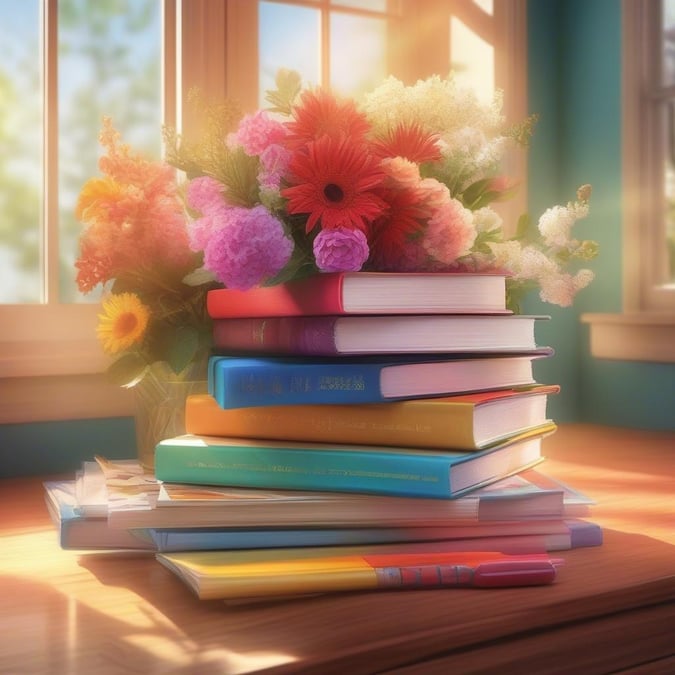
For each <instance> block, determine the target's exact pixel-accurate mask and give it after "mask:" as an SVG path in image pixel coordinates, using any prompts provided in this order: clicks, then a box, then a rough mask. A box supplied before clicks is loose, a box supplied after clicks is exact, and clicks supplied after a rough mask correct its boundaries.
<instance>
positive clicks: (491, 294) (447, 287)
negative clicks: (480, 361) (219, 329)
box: [206, 272, 507, 318]
mask: <svg viewBox="0 0 675 675" xmlns="http://www.w3.org/2000/svg"><path fill="white" fill-rule="evenodd" d="M505 298H506V284H505V277H504V276H503V275H500V274H459V273H439V272H434V273H395V272H334V273H327V274H317V275H313V276H312V277H308V278H305V279H296V280H293V281H289V282H286V283H284V284H278V285H276V286H266V287H259V288H254V289H249V290H246V291H240V290H236V289H231V288H223V289H214V290H212V291H209V293H208V295H207V304H206V307H207V311H208V313H209V315H210V316H211V317H213V318H232V317H253V316H259V317H269V316H303V315H304V316H309V315H315V316H316V315H325V314H422V313H425V314H438V313H440V314H455V313H462V314H471V313H479V314H480V313H497V312H503V313H506V312H507V310H506V301H505Z"/></svg>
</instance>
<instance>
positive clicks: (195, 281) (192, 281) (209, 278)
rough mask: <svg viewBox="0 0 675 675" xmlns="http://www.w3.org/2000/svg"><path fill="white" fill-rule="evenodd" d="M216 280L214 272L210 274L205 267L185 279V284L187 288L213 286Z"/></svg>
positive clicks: (199, 268) (194, 271)
mask: <svg viewBox="0 0 675 675" xmlns="http://www.w3.org/2000/svg"><path fill="white" fill-rule="evenodd" d="M215 280H216V278H215V277H214V276H213V272H210V271H209V270H207V269H206V268H205V267H198V268H197V269H196V270H193V271H192V272H190V273H189V274H187V275H186V276H184V277H183V283H184V284H185V285H186V286H203V285H204V284H211V283H213V282H214V281H215Z"/></svg>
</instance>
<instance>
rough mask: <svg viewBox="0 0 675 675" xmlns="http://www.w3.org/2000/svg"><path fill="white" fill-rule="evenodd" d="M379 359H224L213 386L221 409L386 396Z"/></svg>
mask: <svg viewBox="0 0 675 675" xmlns="http://www.w3.org/2000/svg"><path fill="white" fill-rule="evenodd" d="M380 371H381V367H380V366H379V365H376V364H366V363H362V364H349V363H344V364H341V363H340V364H336V363H330V364H328V363H327V364H311V365H308V364H304V363H272V362H269V361H264V362H256V361H255V360H254V359H238V358H236V357H232V358H223V359H219V360H218V361H217V362H216V363H215V366H214V369H213V371H212V377H213V386H212V387H210V389H211V390H212V392H213V396H214V398H215V399H216V401H217V402H218V405H220V406H221V407H222V408H246V407H249V406H269V405H279V404H282V403H283V404H284V405H299V404H304V403H314V404H322V403H336V404H342V403H375V402H380V401H383V400H384V399H383V397H382V393H381V390H380Z"/></svg>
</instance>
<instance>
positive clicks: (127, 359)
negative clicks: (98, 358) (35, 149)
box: [106, 352, 149, 387]
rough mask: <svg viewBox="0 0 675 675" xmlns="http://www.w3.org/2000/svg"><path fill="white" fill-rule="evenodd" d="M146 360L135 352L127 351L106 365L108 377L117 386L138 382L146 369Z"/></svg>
mask: <svg viewBox="0 0 675 675" xmlns="http://www.w3.org/2000/svg"><path fill="white" fill-rule="evenodd" d="M148 365H149V364H148V362H147V361H146V360H145V359H144V358H143V357H142V356H141V355H140V354H138V353H137V352H128V353H126V354H124V355H123V356H121V357H120V358H119V359H117V360H116V361H113V362H112V364H111V365H110V366H109V367H108V370H107V371H106V374H107V376H108V379H109V380H110V381H111V382H112V383H113V384H116V385H117V386H119V387H133V386H134V385H135V384H138V383H139V382H140V381H141V380H142V379H143V376H144V375H145V373H146V371H147V369H148Z"/></svg>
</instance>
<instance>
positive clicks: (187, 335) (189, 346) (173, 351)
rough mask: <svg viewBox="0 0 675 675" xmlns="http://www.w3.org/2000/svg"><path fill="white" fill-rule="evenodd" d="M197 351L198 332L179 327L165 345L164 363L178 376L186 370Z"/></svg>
mask: <svg viewBox="0 0 675 675" xmlns="http://www.w3.org/2000/svg"><path fill="white" fill-rule="evenodd" d="M198 349H199V331H198V330H197V329H196V328H194V327H193V326H179V327H178V328H177V329H176V330H175V331H174V332H173V334H172V335H171V336H170V337H169V339H168V340H167V343H166V355H165V358H166V361H167V363H168V364H169V366H170V367H171V370H173V372H174V373H176V374H178V373H180V372H182V371H183V370H185V368H187V366H188V364H189V363H190V361H192V359H193V358H194V357H195V354H196V353H197V350H198Z"/></svg>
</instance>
